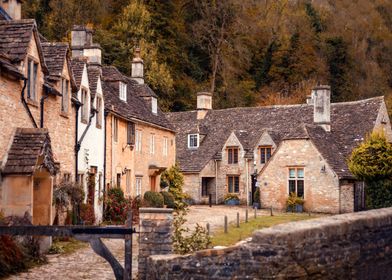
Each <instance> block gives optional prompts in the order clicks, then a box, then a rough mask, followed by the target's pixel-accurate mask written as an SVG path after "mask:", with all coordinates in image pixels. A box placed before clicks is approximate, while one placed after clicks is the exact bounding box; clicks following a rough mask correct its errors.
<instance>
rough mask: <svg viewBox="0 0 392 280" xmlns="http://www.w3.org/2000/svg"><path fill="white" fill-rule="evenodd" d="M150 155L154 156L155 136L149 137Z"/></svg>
mask: <svg viewBox="0 0 392 280" xmlns="http://www.w3.org/2000/svg"><path fill="white" fill-rule="evenodd" d="M150 154H152V155H153V154H155V134H151V135H150Z"/></svg>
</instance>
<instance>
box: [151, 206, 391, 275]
mask: <svg viewBox="0 0 392 280" xmlns="http://www.w3.org/2000/svg"><path fill="white" fill-rule="evenodd" d="M391 231H392V208H385V209H378V210H372V211H367V212H359V213H350V214H343V215H337V216H330V217H325V218H319V219H314V220H307V221H301V222H295V223H287V224H282V225H278V226H274V227H271V228H268V229H264V230H259V231H256V232H255V233H254V234H253V238H252V240H251V241H248V242H244V243H240V244H237V245H236V246H232V247H228V248H225V249H210V250H204V251H199V252H197V253H195V254H192V255H185V256H178V255H168V256H152V257H150V258H149V259H148V267H149V270H148V274H147V278H148V279H151V280H153V279H171V280H172V279H287V278H290V279H291V278H293V279H294V278H295V279H387V278H388V275H390V274H391V273H392V249H391V244H392V235H391Z"/></svg>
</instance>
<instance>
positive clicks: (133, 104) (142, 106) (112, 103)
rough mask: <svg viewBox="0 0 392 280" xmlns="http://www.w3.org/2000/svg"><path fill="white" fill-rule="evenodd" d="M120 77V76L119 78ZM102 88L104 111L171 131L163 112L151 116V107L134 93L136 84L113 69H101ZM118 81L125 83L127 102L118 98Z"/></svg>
mask: <svg viewBox="0 0 392 280" xmlns="http://www.w3.org/2000/svg"><path fill="white" fill-rule="evenodd" d="M119 75H121V76H119ZM102 80H103V82H102V88H103V93H104V99H105V109H106V110H108V111H112V112H114V113H116V114H118V115H119V116H122V117H123V118H125V119H138V120H141V121H145V122H147V123H151V124H155V125H158V126H161V127H163V128H166V129H169V130H173V127H172V126H171V124H170V123H169V122H168V121H167V119H166V117H165V115H164V114H163V112H162V111H161V110H160V109H159V108H158V113H157V114H153V113H152V111H151V105H150V104H148V102H146V101H145V100H143V98H141V97H139V96H138V94H137V93H136V92H135V91H134V89H135V88H137V87H135V84H136V82H135V81H133V80H130V79H128V78H127V77H125V76H123V75H122V74H121V72H119V71H118V70H117V69H116V68H115V67H112V66H110V67H103V68H102ZM119 81H124V82H127V102H124V101H122V100H121V99H120V97H119Z"/></svg>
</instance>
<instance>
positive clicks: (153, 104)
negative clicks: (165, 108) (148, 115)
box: [151, 97, 158, 115]
mask: <svg viewBox="0 0 392 280" xmlns="http://www.w3.org/2000/svg"><path fill="white" fill-rule="evenodd" d="M151 111H152V113H153V114H155V115H156V114H158V100H157V99H156V98H155V97H152V98H151Z"/></svg>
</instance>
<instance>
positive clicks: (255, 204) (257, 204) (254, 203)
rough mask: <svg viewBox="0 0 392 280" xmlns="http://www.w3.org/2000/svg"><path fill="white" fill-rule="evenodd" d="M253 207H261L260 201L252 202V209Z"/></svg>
mask: <svg viewBox="0 0 392 280" xmlns="http://www.w3.org/2000/svg"><path fill="white" fill-rule="evenodd" d="M254 208H256V209H261V207H260V203H257V202H253V209H254Z"/></svg>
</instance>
